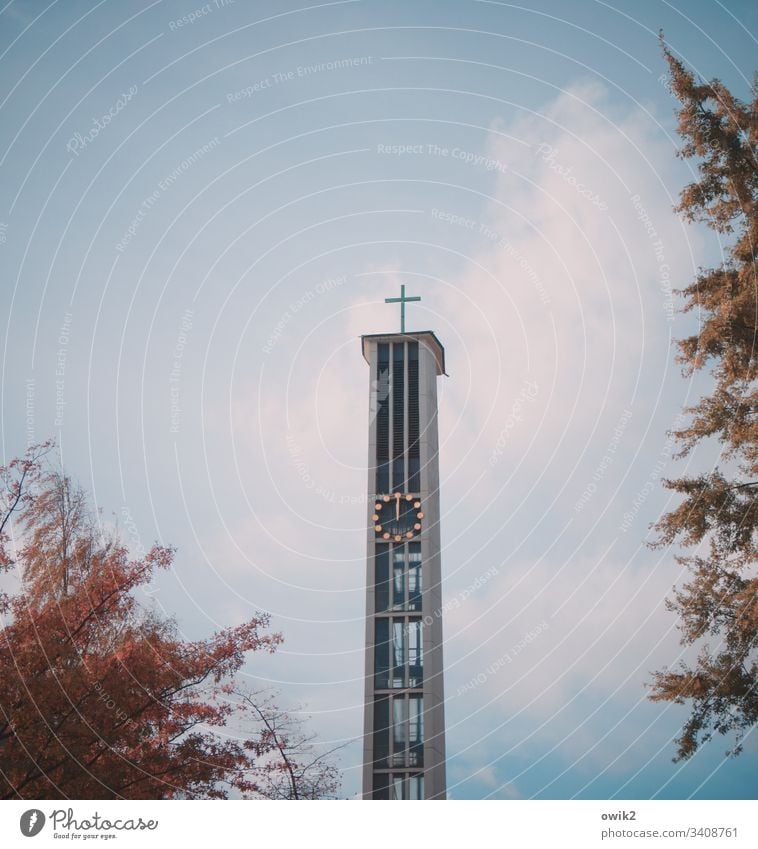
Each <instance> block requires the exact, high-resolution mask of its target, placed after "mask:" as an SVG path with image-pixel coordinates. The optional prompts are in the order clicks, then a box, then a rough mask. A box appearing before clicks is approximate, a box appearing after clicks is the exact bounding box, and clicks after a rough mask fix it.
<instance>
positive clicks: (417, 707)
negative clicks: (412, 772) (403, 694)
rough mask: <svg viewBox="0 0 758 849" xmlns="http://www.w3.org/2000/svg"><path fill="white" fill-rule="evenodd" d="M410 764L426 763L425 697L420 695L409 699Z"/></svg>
mask: <svg viewBox="0 0 758 849" xmlns="http://www.w3.org/2000/svg"><path fill="white" fill-rule="evenodd" d="M408 764H409V766H423V765H424V699H423V696H420V695H411V696H410V698H409V699H408Z"/></svg>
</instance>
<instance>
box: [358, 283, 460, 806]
mask: <svg viewBox="0 0 758 849" xmlns="http://www.w3.org/2000/svg"><path fill="white" fill-rule="evenodd" d="M409 300H419V298H418V297H413V298H406V296H405V286H402V287H401V296H400V298H388V299H387V302H388V303H396V302H399V303H400V308H401V332H400V333H383V334H374V335H371V336H363V337H362V339H361V341H362V345H363V356H364V358H365V359H366V361H367V362H368V364H369V367H370V407H369V409H370V421H369V462H368V466H369V472H368V514H367V526H368V528H367V530H368V534H367V536H368V540H367V543H368V544H367V568H366V685H365V710H364V749H363V752H364V754H363V798H364V799H444V798H445V795H446V789H445V709H444V688H443V666H442V593H441V568H440V508H439V462H438V435H437V378H438V377H439V376H440V375H443V374H445V350H444V348H443V347H442V345H441V344H440V342H439V340H438V339H437V337H436V336H435V335H434V333H432V332H431V331H429V330H426V331H420V332H411V333H406V332H405V304H406V302H407V301H409Z"/></svg>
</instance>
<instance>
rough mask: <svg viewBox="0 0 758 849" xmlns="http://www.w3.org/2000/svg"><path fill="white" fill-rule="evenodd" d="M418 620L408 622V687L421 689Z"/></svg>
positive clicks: (420, 649)
mask: <svg viewBox="0 0 758 849" xmlns="http://www.w3.org/2000/svg"><path fill="white" fill-rule="evenodd" d="M421 629H422V625H421V620H420V619H411V620H409V622H408V686H409V687H421V686H422V684H423V682H424V677H423V675H424V673H423V648H422V639H423V635H422V633H421Z"/></svg>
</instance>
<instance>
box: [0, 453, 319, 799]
mask: <svg viewBox="0 0 758 849" xmlns="http://www.w3.org/2000/svg"><path fill="white" fill-rule="evenodd" d="M47 448H49V446H43V447H42V448H41V449H32V451H31V452H29V453H28V454H27V456H26V457H25V458H23V459H21V460H15V461H13V462H12V463H10V464H9V465H8V466H6V467H3V468H0V483H1V484H2V491H1V492H0V510H2V513H0V534H2V536H1V537H0V568H2V569H5V570H7V569H9V568H10V567H11V565H15V566H16V567H17V571H18V573H19V574H20V576H21V588H20V590H19V591H18V592H16V593H15V594H12V595H11V594H8V593H2V594H0V615H1V616H2V620H1V621H0V624H2V625H3V627H2V630H0V798H9V799H10V798H38V799H60V798H97V799H113V798H131V799H162V798H226V797H227V796H228V795H229V793H230V792H232V793H234V794H235V795H241V796H243V797H251V798H256V797H267V795H268V793H269V791H270V786H269V774H270V773H271V770H272V766H271V765H272V763H276V762H277V759H278V758H279V754H278V751H279V750H278V749H276V741H275V740H273V739H271V738H270V737H267V736H265V735H264V734H257V735H256V736H255V737H254V738H253V739H248V740H245V739H243V737H242V735H237V737H238V739H235V735H234V733H233V727H234V725H235V723H243V722H244V720H246V719H249V718H250V716H251V713H250V711H251V709H252V708H253V707H254V706H255V702H254V700H253V698H252V696H251V697H250V698H249V699H248V700H247V701H240V700H238V699H234V698H232V695H233V693H234V691H235V674H236V673H237V672H238V671H239V670H240V668H241V667H242V665H243V663H244V661H245V657H246V655H247V654H248V653H249V652H257V651H263V652H273V651H274V650H275V649H276V647H277V645H278V644H279V643H280V642H281V636H280V635H279V634H272V633H269V632H268V631H267V628H268V624H269V620H268V617H267V616H265V615H258V616H255V617H253V618H252V619H250V620H249V621H248V622H245V623H243V624H241V625H238V626H236V627H231V628H227V629H224V630H222V631H219V632H218V633H216V634H214V635H213V636H212V637H210V638H209V639H206V640H197V641H186V640H183V639H182V638H181V636H180V635H179V631H178V628H177V625H176V623H175V622H174V621H173V620H171V619H168V618H166V617H163V616H160V615H158V614H157V613H155V612H151V611H146V610H144V609H142V608H141V607H140V606H139V605H138V603H137V601H136V599H135V597H134V594H133V591H134V590H135V589H136V588H137V587H139V586H140V585H143V584H146V583H148V582H149V581H150V580H151V578H152V576H153V575H154V573H155V572H156V570H159V569H169V568H171V567H172V565H173V560H174V551H173V549H171V548H168V547H165V546H157V545H156V546H154V547H153V548H152V549H151V550H150V551H149V552H148V553H147V554H146V555H145V556H144V557H143V558H141V559H137V560H134V559H130V557H129V553H128V551H127V549H126V548H125V547H124V546H123V545H122V544H121V543H120V542H119V541H118V538H117V537H116V535H115V534H114V535H112V536H111V537H103V536H102V535H101V533H100V532H99V531H98V529H97V523H96V522H95V521H94V520H93V517H92V514H91V511H90V510H89V507H88V504H87V499H86V495H85V494H84V493H83V492H82V490H81V489H80V488H78V487H76V486H75V485H74V484H73V483H72V481H71V480H70V479H69V478H68V477H66V476H65V475H64V474H63V473H62V472H58V471H51V470H49V469H44V468H43V467H42V465H41V459H42V456H43V455H44V453H45V450H46V449H47ZM14 518H17V519H18V520H19V521H18V528H19V530H20V532H21V541H20V544H19V545H17V546H16V548H17V551H16V552H15V555H14V556H12V553H11V551H10V549H11V540H10V537H9V535H8V533H7V530H8V529H9V528H10V527H11V526H12V521H13V519H14ZM281 715H282V716H286V714H284V712H281ZM222 732H223V733H222ZM297 754H298V753H293V757H292V758H291V761H292V763H293V764H295V765H296V767H299V766H300V764H299V762H298V761H297V757H296V756H295V755H297ZM279 760H281V759H280V758H279ZM333 789H334V788H333V785H332V783H331V782H330V784H329V786H328V787H327V788H326V790H327V791H328V794H331V793H332V792H333ZM313 793H314V794H315V795H319V787H318V786H316V787H314V789H313ZM328 794H322V795H328Z"/></svg>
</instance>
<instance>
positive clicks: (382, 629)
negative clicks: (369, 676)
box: [374, 619, 390, 690]
mask: <svg viewBox="0 0 758 849" xmlns="http://www.w3.org/2000/svg"><path fill="white" fill-rule="evenodd" d="M389 627H390V622H389V619H377V620H376V624H375V634H376V639H375V641H374V686H375V687H376V689H377V690H386V689H387V688H388V687H389V671H390V634H389Z"/></svg>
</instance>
